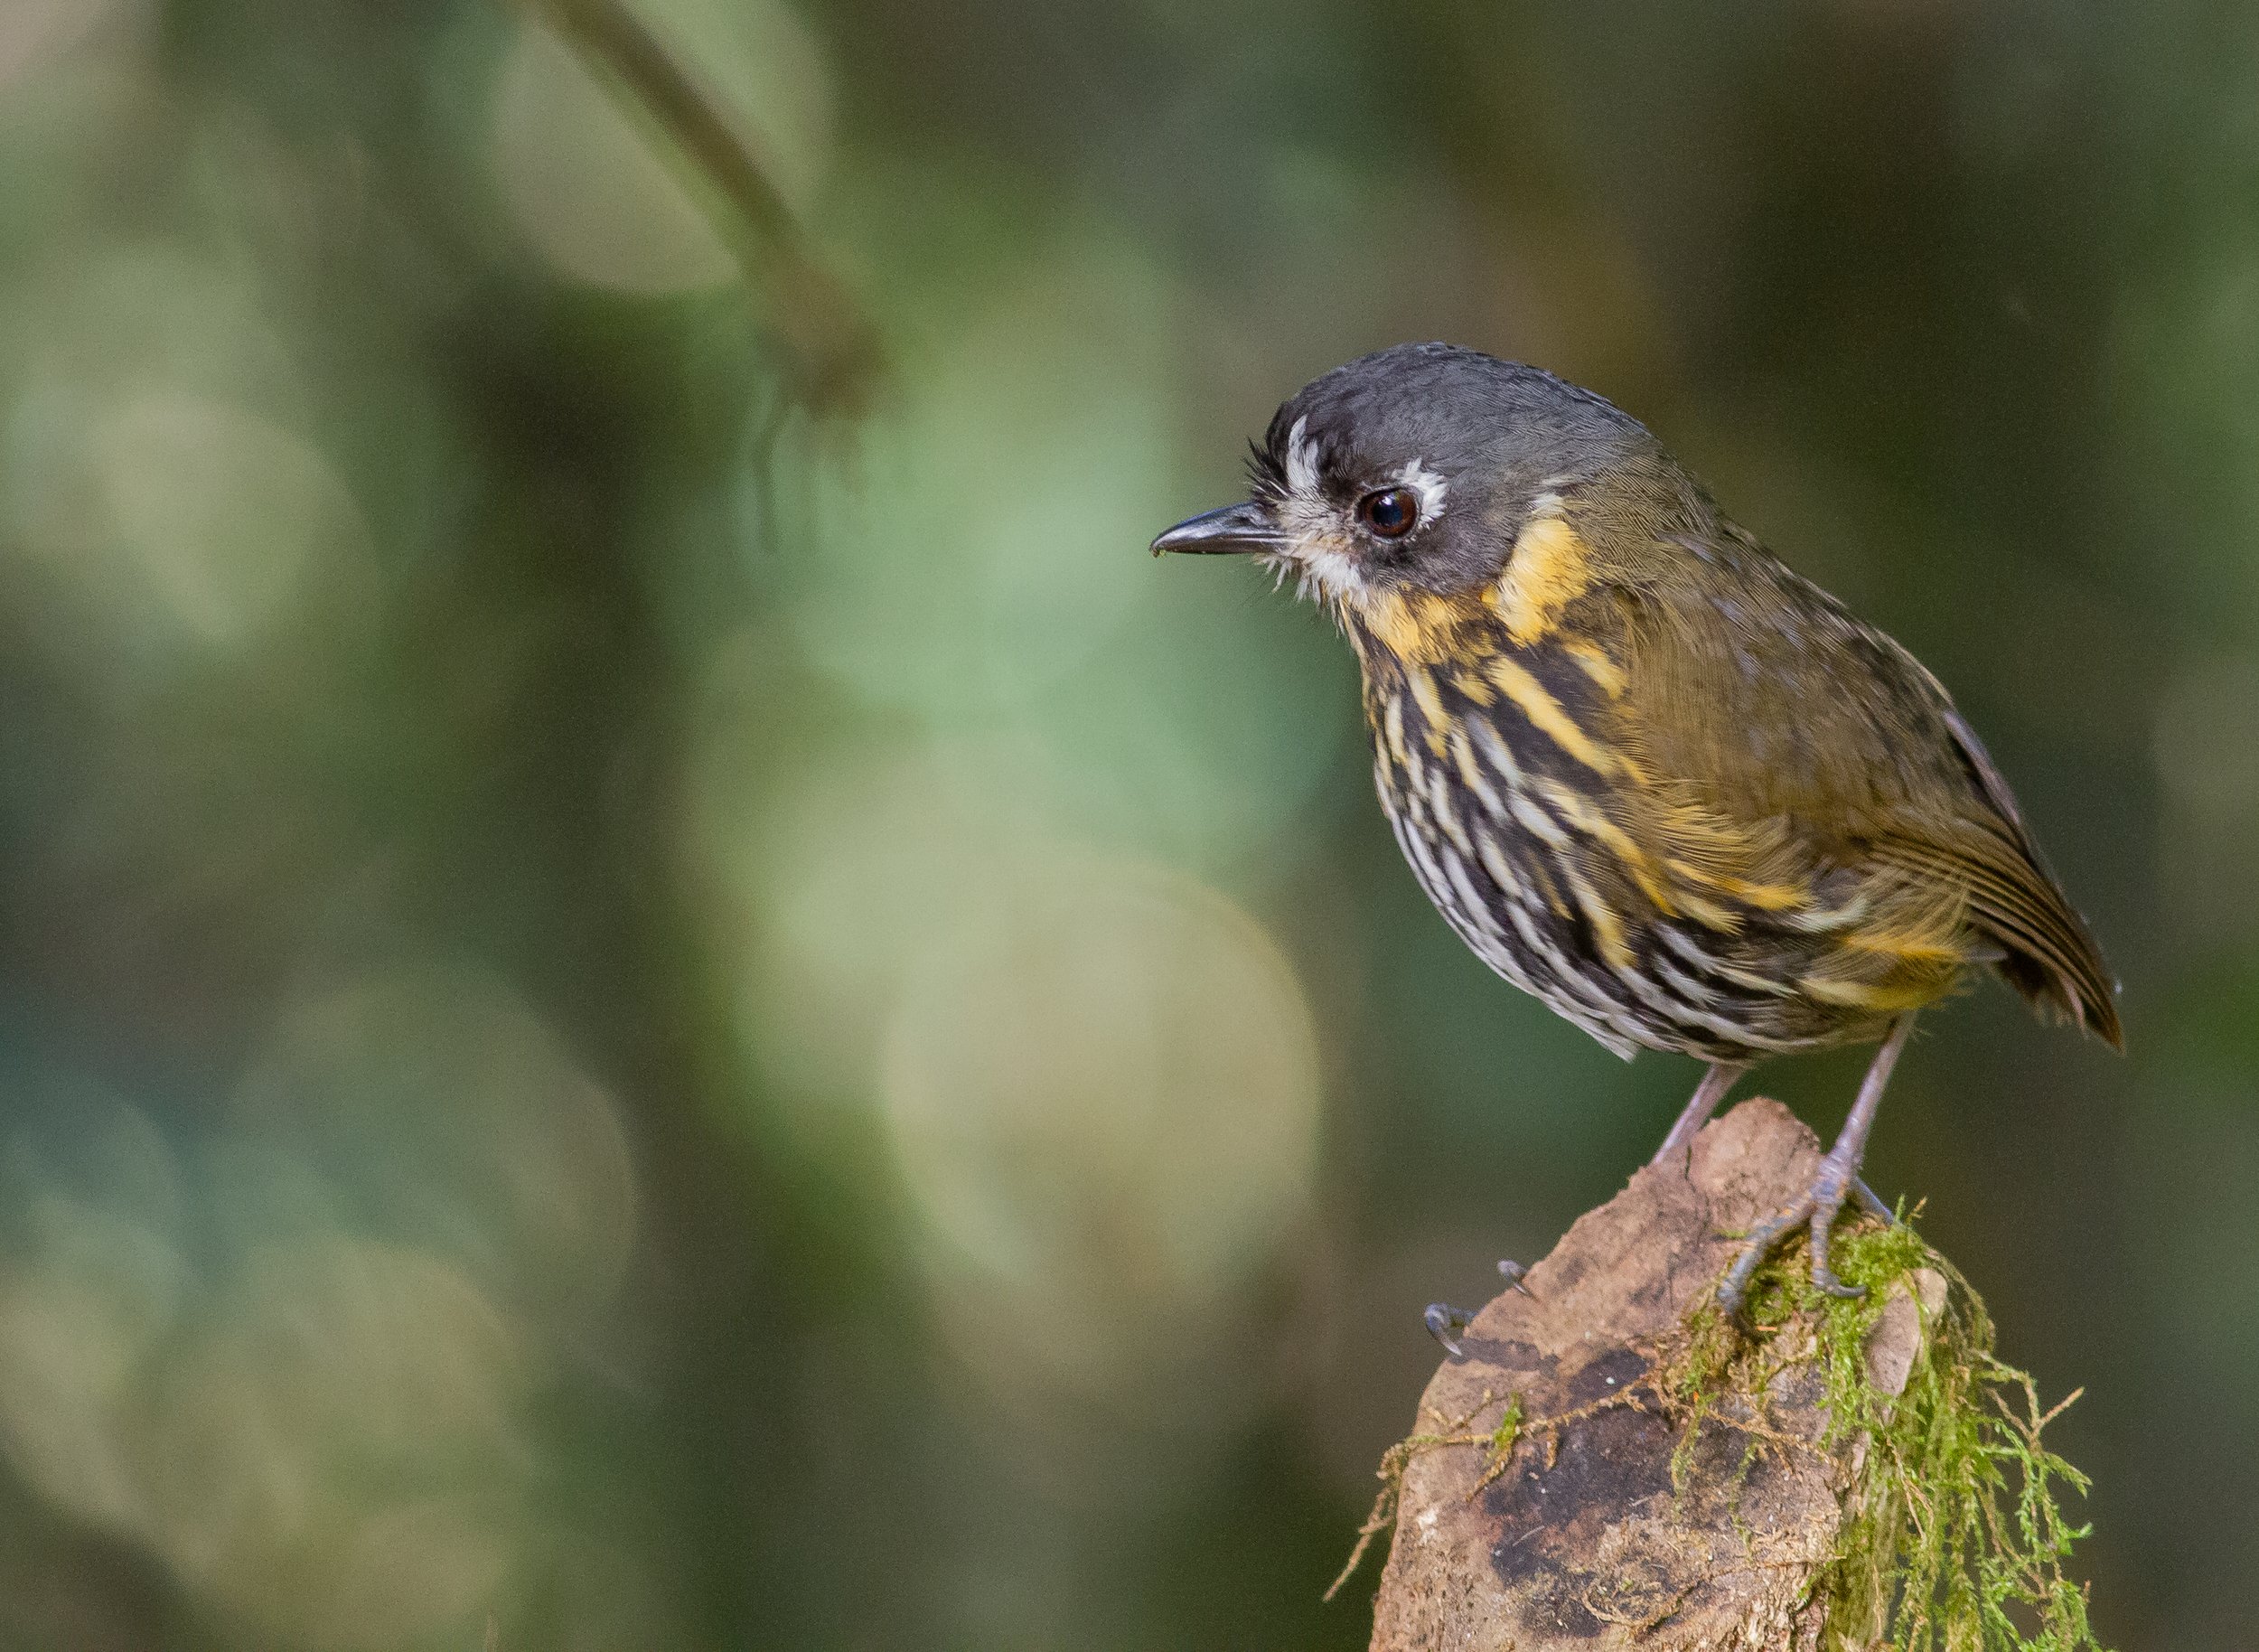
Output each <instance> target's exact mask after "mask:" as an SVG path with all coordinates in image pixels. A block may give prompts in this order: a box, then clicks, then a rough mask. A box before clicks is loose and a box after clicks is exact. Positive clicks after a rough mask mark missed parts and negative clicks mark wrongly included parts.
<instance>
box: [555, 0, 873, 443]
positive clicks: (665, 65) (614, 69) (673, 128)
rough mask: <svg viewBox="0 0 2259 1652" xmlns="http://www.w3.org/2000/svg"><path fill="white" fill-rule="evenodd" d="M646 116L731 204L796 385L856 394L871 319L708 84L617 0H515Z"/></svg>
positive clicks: (840, 397) (867, 377)
mask: <svg viewBox="0 0 2259 1652" xmlns="http://www.w3.org/2000/svg"><path fill="white" fill-rule="evenodd" d="M518 4H519V5H520V8H521V9H522V10H524V11H525V12H527V13H528V14H530V15H531V16H533V17H535V18H537V19H539V21H540V22H542V23H546V24H548V26H549V27H550V28H551V29H553V30H555V31H556V33H558V36H559V38H561V39H562V40H564V41H565V42H567V44H568V45H569V46H571V47H572V49H573V50H574V51H576V52H578V53H579V54H580V55H581V56H582V57H583V58H584V59H586V61H588V62H589V63H590V65H591V66H592V67H593V68H594V69H595V70H596V71H597V74H598V78H599V79H601V80H605V81H607V82H609V83H610V84H611V85H612V86H613V87H614V89H616V90H618V91H619V92H620V93H621V94H622V95H623V97H624V98H625V99H628V100H630V101H631V102H632V104H633V113H636V114H638V115H640V116H642V117H643V118H645V119H647V120H649V121H651V122H652V123H653V124H655V125H656V126H658V127H659V128H660V129H661V131H662V132H663V133H664V134H665V135H666V136H667V137H668V138H669V139H670V141H671V142H672V144H673V145H674V146H675V148H676V149H677V150H678V151H679V152H680V155H681V156H682V158H683V159H684V160H685V161H686V162H688V163H689V164H690V165H691V166H692V167H693V168H694V169H695V170H696V171H697V172H698V174H699V175H700V176H701V177H703V178H704V179H705V180H706V182H707V183H708V185H709V186H710V187H711V188H712V190H713V191H714V192H717V194H718V195H719V196H720V197H721V200H722V202H723V203H724V204H725V205H726V207H727V208H728V217H729V220H730V221H729V222H727V223H726V224H725V225H724V226H723V227H724V230H725V233H726V239H728V240H729V242H730V244H731V245H732V247H733V248H734V249H736V254H737V257H738V260H739V262H740V263H741V264H743V265H744V267H745V273H746V276H747V277H748V278H749V279H751V280H753V281H754V282H755V283H756V284H758V285H759V286H762V287H763V288H764V289H765V291H766V292H767V294H768V296H769V299H770V302H771V303H772V304H773V305H774V308H775V314H776V319H777V327H778V331H779V332H780V333H783V336H784V339H785V342H786V343H787V344H788V345H789V346H790V347H791V350H792V355H793V358H794V361H795V363H796V365H797V368H798V374H797V376H798V378H799V380H800V385H801V390H802V391H803V392H804V393H805V394H806V395H807V397H808V399H809V400H810V401H811V403H812V404H813V405H814V406H815V407H817V408H819V409H820V410H832V409H848V410H851V409H853V408H856V407H858V406H860V405H861V404H862V403H863V402H864V401H865V400H866V399H867V397H868V394H869V392H870V391H871V390H872V389H873V388H874V387H875V385H876V381H877V379H878V377H879V374H880V371H881V369H882V365H883V363H882V359H881V354H880V351H879V347H878V334H877V330H876V327H874V326H873V325H872V324H871V322H870V320H869V318H868V317H867V315H866V314H864V312H863V309H862V306H861V305H860V304H858V301H857V299H856V297H855V296H854V294H853V293H852V292H850V291H849V290H848V286H847V285H846V283H845V282H844V281H842V280H841V279H840V278H839V277H838V276H837V275H836V274H834V273H833V272H832V271H831V270H830V269H829V268H825V266H824V264H823V262H822V261H821V259H820V258H818V257H817V256H816V253H815V250H814V248H813V247H812V245H811V240H810V238H809V236H808V234H807V232H806V231H805V230H803V229H802V228H801V223H800V221H799V219H798V218H797V217H795V216H794V214H793V212H792V208H791V207H790V206H789V205H787V204H786V202H785V200H784V197H783V193H782V192H780V191H779V190H778V189H777V187H776V185H775V183H773V182H772V181H771V179H770V177H769V174H768V173H767V171H766V170H765V169H764V166H763V164H762V162H761V158H760V156H758V155H755V153H754V151H753V150H752V149H751V148H750V147H749V146H748V145H746V143H745V139H744V138H743V136H741V135H740V134H739V133H738V132H737V130H736V127H733V126H732V125H731V123H730V121H729V120H728V118H727V117H726V116H725V115H724V114H723V113H722V109H721V105H720V103H719V102H718V100H717V99H716V98H715V97H714V95H713V93H712V92H711V91H710V90H709V89H708V88H707V87H705V86H703V85H701V84H700V83H699V82H698V80H697V79H696V78H695V77H694V76H693V75H692V74H691V73H690V71H689V70H688V69H686V68H685V67H684V66H683V65H682V64H681V63H680V62H679V61H676V59H675V57H674V55H673V54H672V53H671V52H669V51H668V49H667V47H666V45H665V44H664V43H663V42H661V40H660V38H659V37H658V36H657V35H656V34H654V33H652V32H651V29H650V28H649V27H648V26H647V25H646V24H645V23H644V22H643V21H642V18H640V17H638V16H637V15H636V14H635V13H634V11H633V9H632V8H631V7H630V5H628V4H627V3H626V0H518Z"/></svg>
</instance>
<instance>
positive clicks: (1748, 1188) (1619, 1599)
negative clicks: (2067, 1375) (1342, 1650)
mask: <svg viewBox="0 0 2259 1652" xmlns="http://www.w3.org/2000/svg"><path fill="white" fill-rule="evenodd" d="M1819 1156H1820V1145H1819V1143H1818V1141H1817V1140H1815V1139H1814V1137H1813V1135H1812V1134H1811V1132H1810V1131H1807V1130H1805V1129H1804V1126H1803V1125H1802V1124H1800V1123H1798V1122H1796V1120H1795V1117H1794V1116H1793V1115H1792V1114H1790V1113H1789V1112H1787V1110H1786V1109H1785V1108H1783V1107H1781V1106H1779V1105H1778V1104H1777V1103H1772V1102H1761V1101H1760V1102H1749V1103H1743V1104H1742V1105H1741V1106H1739V1107H1738V1108H1736V1109H1734V1110H1733V1112H1730V1113H1729V1114H1728V1115H1727V1116H1726V1117H1725V1118H1723V1119H1721V1120H1720V1121H1718V1122H1716V1123H1713V1124H1712V1125H1711V1126H1710V1127H1709V1129H1707V1130H1705V1131H1703V1132H1702V1135H1701V1139H1700V1140H1698V1141H1697V1142H1696V1144H1695V1148H1694V1150H1693V1153H1692V1160H1691V1163H1690V1164H1689V1165H1688V1166H1687V1167H1685V1168H1683V1169H1682V1168H1679V1167H1670V1168H1661V1167H1651V1168H1648V1169H1643V1170H1641V1171H1640V1172H1639V1173H1638V1175H1636V1177H1634V1178H1633V1180H1632V1183H1631V1185H1630V1186H1629V1187H1626V1189H1625V1191H1624V1192H1623V1193H1622V1194H1620V1195H1618V1196H1617V1197H1616V1198H1615V1199H1613V1200H1611V1201H1610V1202H1609V1203H1608V1205H1606V1206H1602V1207H1601V1208H1600V1209H1598V1210H1595V1211H1592V1212H1590V1213H1589V1214H1587V1215H1586V1216H1584V1217H1582V1218H1581V1219H1579V1222H1578V1223H1577V1225H1575V1227H1573V1228H1572V1229H1571V1230H1570V1233H1569V1234H1568V1236H1567V1237H1566V1238H1564V1239H1563V1240H1562V1241H1561V1244H1560V1245H1559V1246H1558V1247H1557V1248H1556V1249H1555V1250H1554V1252H1553V1253H1552V1255H1551V1256H1549V1257H1548V1258H1546V1259H1545V1261H1543V1262H1541V1263H1539V1264H1538V1265H1537V1267H1536V1268H1534V1269H1533V1270H1532V1272H1531V1273H1530V1275H1529V1277H1528V1280H1527V1281H1526V1284H1527V1287H1528V1291H1527V1294H1524V1293H1523V1292H1522V1291H1509V1292H1506V1293H1504V1294H1503V1295H1501V1296H1500V1297H1499V1298H1498V1299H1497V1300H1495V1301H1493V1302H1492V1303H1490V1304H1489V1306H1487V1307H1486V1308H1485V1309H1483V1311H1482V1312H1481V1313H1480V1314H1479V1315H1477V1316H1476V1319H1475V1321H1474V1323H1473V1325H1472V1326H1471V1327H1470V1328H1469V1329H1468V1333H1467V1337H1466V1338H1464V1340H1463V1345H1462V1346H1463V1347H1464V1349H1465V1353H1464V1356H1462V1357H1460V1358H1458V1359H1455V1360H1453V1361H1451V1362H1449V1363H1447V1364H1446V1365H1445V1366H1443V1367H1442V1369H1441V1370H1439V1372H1438V1373H1437V1374H1436V1376H1435V1379H1434V1380H1433V1381H1432V1382H1431V1383H1430V1384H1429V1387H1428V1391H1427V1394H1425V1395H1424V1396H1423V1398H1422V1400H1421V1403H1420V1420H1419V1426H1418V1428H1417V1429H1416V1430H1415V1431H1414V1433H1413V1434H1412V1435H1411V1437H1410V1438H1409V1439H1407V1440H1406V1441H1403V1442H1402V1443H1401V1444H1400V1445H1398V1446H1397V1447H1395V1448H1394V1449H1393V1450H1391V1452H1390V1453H1389V1455H1388V1457H1387V1459H1386V1460H1384V1461H1383V1465H1382V1479H1383V1488H1382V1493H1381V1498H1380V1502H1379V1503H1378V1505H1377V1506H1376V1507H1375V1509H1374V1515H1373V1521H1371V1522H1369V1523H1368V1528H1367V1535H1368V1537H1369V1536H1370V1535H1373V1534H1375V1533H1377V1532H1379V1531H1381V1530H1383V1529H1386V1528H1388V1527H1389V1526H1391V1525H1392V1526H1393V1527H1394V1537H1393V1540H1392V1544H1391V1550H1390V1555H1389V1561H1388V1564H1387V1567H1386V1569H1385V1570H1384V1572H1383V1578H1382V1583H1381V1590H1380V1593H1379V1595H1378V1597H1377V1598H1376V1600H1375V1602H1374V1633H1373V1646H1374V1647H1375V1648H1376V1652H1379V1649H1381V1648H1387V1649H1388V1652H1411V1648H1415V1647H1417V1648H1421V1649H1423V1652H1426V1649H1429V1648H1434V1649H1440V1648H1446V1647H1448V1648H1452V1649H1453V1652H1478V1649H1482V1652H1507V1649H1509V1648H1511V1652H1544V1649H1546V1648H1551V1647H1579V1648H1589V1647H1617V1646H1623V1647H1633V1646H1636V1647H1643V1648H1651V1649H1654V1652H1668V1649H1672V1648H1682V1647H1683V1648H1695V1647H1701V1648H1704V1649H1706V1652H1757V1649H1758V1648H1764V1649H1766V1652H1775V1649H1782V1652H1786V1649H1787V1648H1797V1649H1799V1652H1833V1649H1834V1648H1867V1647H1891V1648H1903V1649H1904V1652H1916V1649H1917V1648H1920V1649H1923V1652H1928V1649H1931V1648H1938V1649H1945V1652H1963V1649H1964V1648H1966V1649H1968V1652H1995V1649H1999V1652H2008V1649H2011V1648H2014V1649H2020V1652H2077V1649H2080V1648H2093V1647H2095V1640H2094V1638H2093V1636H2092V1635H2091V1633H2090V1632H2089V1630H2088V1628H2087V1624H2086V1597H2085V1594H2084V1592H2083V1591H2082V1590H2080V1589H2079V1588H2078V1587H2077V1586H2076V1584H2074V1583H2073V1582H2071V1581H2070V1579H2069V1577H2068V1575H2067V1572H2066V1571H2065V1563H2066V1561H2067V1556H2068V1554H2069V1551H2070V1548H2071V1545H2072V1544H2073V1543H2074V1542H2075V1541H2076V1539H2078V1538H2079V1537H2081V1536H2083V1535H2085V1533H2084V1530H2083V1528H2078V1527H2075V1526H2073V1525H2071V1524H2070V1523H2069V1522H2068V1521H2067V1519H2066V1517H2065V1516H2064V1515H2063V1513H2062V1511H2061V1509H2060V1507H2058V1504H2057V1493H2058V1491H2059V1490H2060V1489H2061V1488H2072V1489H2075V1490H2079V1491H2083V1490H2084V1488H2085V1486H2086V1481H2085V1480H2084V1478H2082V1477H2080V1476H2079V1474H2078V1473H2077V1471H2076V1470H2075V1469H2072V1468H2070V1467H2069V1465H2067V1464H2066V1463H2065V1462H2063V1461H2062V1460H2060V1459H2059V1458H2057V1457H2056V1456H2055V1455H2054V1454H2053V1453H2051V1452H2049V1451H2048V1450H2047V1449H2046V1448H2045V1446H2044V1445H2043V1444H2042V1443H2041V1431H2042V1430H2043V1428H2044V1427H2045V1425H2046V1422H2048V1419H2049V1417H2050V1416H2051V1415H2052V1413H2042V1412H2041V1411H2040V1409H2039V1400H2038V1396H2037V1392H2036V1390H2035V1388H2034V1386H2033V1384H2032V1383H2031V1381H2030V1379H2029V1378H2028V1377H2026V1376H2025V1375H2023V1374H2021V1373H2020V1372H2018V1371H2015V1370H2012V1369H2011V1368H2010V1367H2009V1366H2005V1365H2002V1364H2001V1362H2000V1361H1999V1360H1998V1359H1997V1358H1995V1357H1994V1356H1993V1353H1992V1324H1991V1321H1990V1320H1989V1319H1987V1317H1986V1315H1985V1312H1984V1309H1983V1305H1982V1303H1981V1302H1980V1301H1979V1300H1977V1298H1976V1296H1975V1294H1974V1292H1973V1291H1971V1290H1970V1289H1969V1287H1968V1285H1967V1283H1966V1281H1964V1280H1963V1279H1962V1278H1961V1276H1960V1274H1959V1273H1958V1272H1956V1271H1955V1270H1954V1268H1953V1267H1952V1265H1951V1264H1950V1263H1948V1262H1945V1260H1944V1259H1943V1258H1942V1257H1940V1256H1938V1255H1937V1254H1936V1253H1935V1252H1934V1251H1932V1250H1931V1249H1930V1248H1929V1247H1928V1246H1927V1245H1926V1244H1925V1243H1924V1242H1923V1241H1922V1240H1921V1239H1920V1237H1919V1236H1918V1235H1917V1234H1916V1233H1915V1231H1914V1229H1913V1228H1912V1227H1911V1226H1910V1225H1907V1223H1904V1222H1901V1223H1899V1224H1898V1225H1889V1226H1886V1225H1882V1224H1880V1223H1876V1222H1871V1221H1870V1222H1861V1223H1857V1224H1852V1225H1848V1226H1846V1227H1845V1228H1843V1229H1842V1231H1840V1232H1839V1234H1838V1235H1837V1239H1836V1243H1835V1246H1834V1251H1835V1254H1834V1259H1833V1260H1834V1265H1835V1268H1836V1271H1837V1272H1838V1273H1839V1274H1841V1275H1842V1277H1843V1278H1844V1279H1846V1280H1847V1281H1851V1282H1852V1283H1856V1284H1861V1285H1864V1286H1866V1287H1867V1288H1868V1289H1867V1294H1866V1295H1865V1296H1864V1297H1862V1298H1859V1299H1856V1300H1843V1299H1839V1298H1833V1297H1826V1296H1823V1295H1821V1294H1819V1293H1817V1292H1815V1291H1812V1290H1811V1289H1810V1288H1809V1286H1808V1285H1807V1284H1806V1283H1805V1282H1804V1281H1805V1275H1806V1260H1807V1259H1806V1258H1805V1256H1804V1252H1803V1251H1802V1249H1801V1248H1800V1247H1794V1246H1792V1247H1790V1248H1789V1249H1787V1250H1785V1251H1784V1252H1783V1253H1781V1255H1780V1256H1779V1257H1778V1258H1777V1259H1776V1261H1775V1262H1772V1263H1770V1264H1768V1265H1767V1268H1765V1269H1764V1270H1763V1271H1762V1272H1760V1273H1759V1274H1758V1280H1757V1281H1756V1284H1755V1287H1754V1288H1753V1290H1752V1291H1751V1292H1750V1295H1749V1300H1748V1310H1747V1312H1746V1314H1745V1316H1744V1317H1743V1318H1742V1319H1739V1320H1729V1319H1726V1318H1725V1317H1724V1316H1723V1315H1721V1314H1720V1312H1719V1311H1718V1309H1717V1308H1716V1306H1715V1297H1714V1291H1715V1286H1716V1283H1717V1281H1718V1279H1719V1278H1720V1275H1721V1274H1722V1273H1723V1272H1724V1271H1725V1269H1726V1267H1727V1265H1728V1264H1729V1262H1730V1261H1731V1259H1732V1256H1733V1253H1734V1251H1735V1248H1736V1246H1735V1242H1734V1239H1733V1235H1734V1234H1738V1233H1740V1232H1743V1231H1746V1230H1747V1229H1748V1227H1749V1226H1751V1225H1753V1224H1754V1223H1755V1222H1757V1221H1758V1219H1760V1218H1761V1217H1762V1216H1765V1215H1767V1214H1768V1213H1769V1212H1771V1211H1772V1210H1773V1209H1775V1208H1777V1207H1778V1206H1780V1205H1782V1204H1784V1203H1786V1200H1787V1199H1788V1197H1790V1196H1791V1195H1792V1194H1793V1193H1794V1192H1795V1190H1796V1189H1797V1188H1799V1187H1802V1186H1803V1185H1804V1183H1805V1182H1807V1181H1808V1180H1809V1179H1810V1178H1811V1174H1812V1171H1813V1169H1814V1167H1815V1166H1816V1164H1817V1162H1818V1159H1819ZM2066 1403H2067V1402H2066ZM2057 1410H2060V1407H2059V1406H2058V1407H2057ZM1359 1546H1360V1550H1362V1548H1363V1546H1364V1545H1363V1544H1362V1543H1361V1544H1360V1545H1359Z"/></svg>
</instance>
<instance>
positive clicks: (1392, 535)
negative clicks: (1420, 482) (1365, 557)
mask: <svg viewBox="0 0 2259 1652" xmlns="http://www.w3.org/2000/svg"><path fill="white" fill-rule="evenodd" d="M1357 520H1358V521H1361V522H1363V523H1364V525H1365V526H1366V527H1367V528H1369V529H1371V530H1373V532H1374V533H1376V534H1378V535H1380V537H1381V538H1383V539H1384V540H1401V539H1402V538H1403V537H1404V536H1405V535H1406V534H1408V533H1410V532H1411V530H1413V529H1414V528H1417V527H1418V526H1419V525H1420V495H1419V494H1417V493H1413V492H1412V491H1411V489H1410V488H1379V489H1376V490H1375V491H1374V492H1373V493H1367V494H1366V495H1365V496H1364V498H1363V499H1360V500H1359V501H1357Z"/></svg>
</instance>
